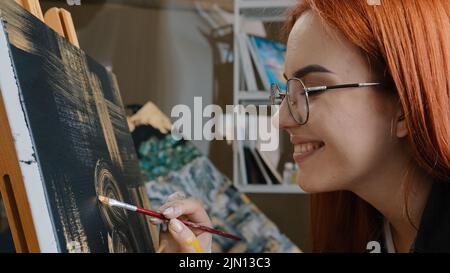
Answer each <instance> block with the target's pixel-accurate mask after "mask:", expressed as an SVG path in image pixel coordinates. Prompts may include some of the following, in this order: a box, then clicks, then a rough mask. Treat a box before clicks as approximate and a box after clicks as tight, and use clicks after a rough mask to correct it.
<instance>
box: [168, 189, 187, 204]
mask: <svg viewBox="0 0 450 273" xmlns="http://www.w3.org/2000/svg"><path fill="white" fill-rule="evenodd" d="M183 199H186V195H185V194H184V193H182V192H181V191H176V192H174V193H172V194H171V195H169V197H167V200H166V203H167V202H172V201H176V200H183Z"/></svg>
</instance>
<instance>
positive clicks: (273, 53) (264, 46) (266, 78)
mask: <svg viewBox="0 0 450 273" xmlns="http://www.w3.org/2000/svg"><path fill="white" fill-rule="evenodd" d="M246 36H247V45H248V48H249V49H250V55H251V56H252V59H253V62H254V64H255V66H256V70H257V72H258V74H259V77H260V78H261V81H262V83H263V87H264V88H263V89H264V90H270V85H271V84H272V83H276V84H278V85H279V86H280V88H282V89H285V88H286V83H285V81H286V80H285V79H284V76H283V72H284V62H285V57H286V44H284V43H280V42H277V41H273V40H270V39H267V38H264V37H261V36H257V35H253V34H247V35H246Z"/></svg>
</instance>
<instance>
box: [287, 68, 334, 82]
mask: <svg viewBox="0 0 450 273" xmlns="http://www.w3.org/2000/svg"><path fill="white" fill-rule="evenodd" d="M317 72H318V73H333V72H332V71H330V70H328V69H327V68H325V67H323V66H321V65H318V64H312V65H308V66H305V67H303V68H300V69H297V70H296V71H295V72H294V74H293V77H294V78H298V79H300V78H302V77H305V76H306V75H308V74H310V73H317ZM333 74H334V73H333ZM283 76H284V78H285V79H286V80H287V79H288V77H287V75H286V74H285V73H284V74H283Z"/></svg>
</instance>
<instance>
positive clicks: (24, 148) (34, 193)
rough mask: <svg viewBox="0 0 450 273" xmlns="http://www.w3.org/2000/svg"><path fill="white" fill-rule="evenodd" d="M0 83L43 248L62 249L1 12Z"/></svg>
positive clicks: (45, 251) (46, 251) (51, 250)
mask: <svg viewBox="0 0 450 273" xmlns="http://www.w3.org/2000/svg"><path fill="white" fill-rule="evenodd" d="M0 71H1V73H0V87H1V92H2V96H3V100H4V104H5V109H6V112H7V116H8V120H9V123H10V127H11V131H12V135H13V138H14V142H15V144H16V145H15V149H16V153H17V157H18V159H19V162H20V170H21V172H22V176H23V180H24V184H25V189H26V193H27V196H28V202H29V204H30V209H31V215H32V218H33V222H34V225H35V228H36V236H37V238H38V242H39V248H40V251H41V252H44V253H53V252H58V251H59V248H58V242H57V237H56V231H55V227H54V225H53V222H52V219H51V216H50V208H49V206H48V203H47V198H46V191H45V188H44V183H43V179H42V175H41V170H40V167H39V163H38V162H37V158H36V156H35V149H34V143H33V140H32V136H31V132H30V131H29V128H28V125H27V117H26V114H25V112H24V110H23V108H22V101H21V97H20V90H19V86H18V83H17V81H16V74H15V72H14V65H13V63H12V59H11V55H10V48H9V43H8V37H7V32H6V26H5V23H4V20H3V17H2V16H1V14H0Z"/></svg>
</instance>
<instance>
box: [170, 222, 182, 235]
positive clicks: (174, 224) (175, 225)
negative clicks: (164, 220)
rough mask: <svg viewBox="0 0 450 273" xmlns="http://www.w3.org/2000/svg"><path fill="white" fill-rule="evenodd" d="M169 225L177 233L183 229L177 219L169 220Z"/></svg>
mask: <svg viewBox="0 0 450 273" xmlns="http://www.w3.org/2000/svg"><path fill="white" fill-rule="evenodd" d="M169 227H170V229H172V230H173V231H175V232H177V233H180V232H181V231H182V230H183V225H182V224H181V222H180V221H179V220H177V219H172V220H170V223H169Z"/></svg>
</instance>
